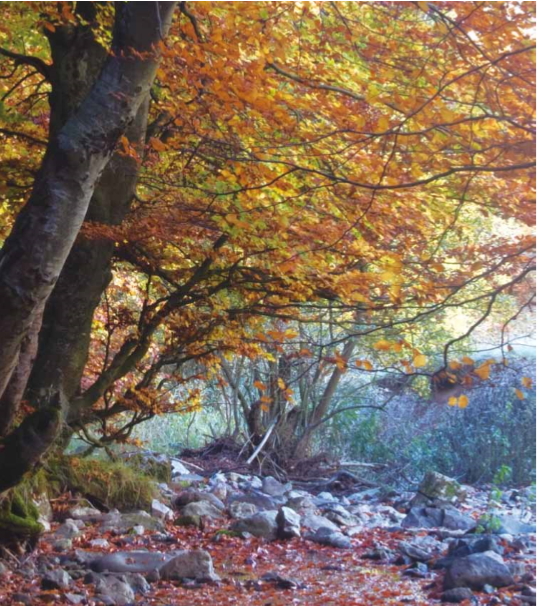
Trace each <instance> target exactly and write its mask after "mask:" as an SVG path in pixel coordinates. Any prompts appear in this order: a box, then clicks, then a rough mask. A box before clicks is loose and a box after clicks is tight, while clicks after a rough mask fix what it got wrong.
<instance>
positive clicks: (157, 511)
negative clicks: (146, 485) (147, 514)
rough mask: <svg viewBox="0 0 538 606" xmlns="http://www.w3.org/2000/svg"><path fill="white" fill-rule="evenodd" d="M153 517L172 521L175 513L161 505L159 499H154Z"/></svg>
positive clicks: (152, 503)
mask: <svg viewBox="0 0 538 606" xmlns="http://www.w3.org/2000/svg"><path fill="white" fill-rule="evenodd" d="M151 515H152V516H154V517H155V518H158V519H159V520H171V519H172V518H173V517H174V512H173V511H172V510H171V509H170V507H168V506H167V505H165V504H164V503H161V502H160V501H159V499H153V500H152V501H151Z"/></svg>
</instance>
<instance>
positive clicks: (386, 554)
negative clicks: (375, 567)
mask: <svg viewBox="0 0 538 606" xmlns="http://www.w3.org/2000/svg"><path fill="white" fill-rule="evenodd" d="M362 557H363V558H364V559H365V560H375V561H383V560H385V561H388V560H391V559H392V558H393V557H394V552H393V551H391V550H390V549H388V548H387V547H383V546H381V545H379V546H377V547H374V548H373V549H370V551H367V552H366V553H364V554H363V555H362Z"/></svg>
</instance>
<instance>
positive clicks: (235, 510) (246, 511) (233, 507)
mask: <svg viewBox="0 0 538 606" xmlns="http://www.w3.org/2000/svg"><path fill="white" fill-rule="evenodd" d="M228 513H229V514H230V517H231V518H233V519H234V520H242V519H244V518H249V517H250V516H253V515H254V514H255V513H258V508H257V507H256V505H254V504H253V503H247V502H245V501H232V502H231V503H230V505H229V506H228Z"/></svg>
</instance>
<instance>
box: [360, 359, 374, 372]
mask: <svg viewBox="0 0 538 606" xmlns="http://www.w3.org/2000/svg"><path fill="white" fill-rule="evenodd" d="M362 366H363V368H364V370H374V367H373V366H372V363H371V362H369V361H368V360H363V361H362Z"/></svg>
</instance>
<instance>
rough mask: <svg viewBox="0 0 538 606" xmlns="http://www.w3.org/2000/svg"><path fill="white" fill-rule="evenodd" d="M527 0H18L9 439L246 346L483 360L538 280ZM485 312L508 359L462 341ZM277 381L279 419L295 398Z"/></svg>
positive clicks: (4, 109) (338, 369)
mask: <svg viewBox="0 0 538 606" xmlns="http://www.w3.org/2000/svg"><path fill="white" fill-rule="evenodd" d="M174 8H175V12H174V15H173V20H172V23H171V26H170V30H169V32H168V33H167V22H168V21H169V20H170V19H172V12H173V11H174ZM534 9H535V5H534V3H531V2H518V3H508V2H450V1H448V2H445V1H442V2H248V3H237V2H193V3H189V2H179V3H177V7H175V3H169V2H168V3H153V2H139V3H126V4H125V5H123V4H121V5H120V4H119V3H109V2H92V3H88V2H85V3H82V2H78V3H77V2H59V3H48V2H31V3H22V2H11V3H9V4H8V5H7V6H6V7H5V11H4V12H5V14H4V20H3V24H2V26H0V42H1V48H0V55H1V56H2V72H1V79H0V91H1V94H2V97H1V105H0V122H1V124H0V137H1V138H2V142H3V152H2V155H1V157H0V160H1V163H0V216H1V217H2V225H1V236H2V237H3V238H5V244H4V248H3V250H2V253H1V256H0V287H1V289H2V291H1V292H2V298H3V300H2V303H1V304H0V311H1V312H2V318H1V320H0V322H2V324H0V326H2V331H3V334H5V335H6V337H5V338H3V342H2V347H1V350H0V352H1V353H0V394H3V395H2V398H1V400H0V406H1V410H0V413H1V415H0V416H2V418H3V419H2V422H1V423H0V425H2V427H0V429H1V430H2V431H0V434H1V433H3V434H4V443H5V444H6V445H8V446H9V447H6V448H4V452H6V453H7V452H8V451H9V450H10V447H11V446H12V445H14V444H20V439H21V437H20V436H21V435H24V436H26V437H25V439H27V436H28V435H29V434H28V433H27V432H28V430H29V428H31V429H32V432H33V433H36V432H37V434H40V435H41V436H42V437H43V434H44V430H43V426H44V421H43V414H44V412H43V411H45V410H47V411H48V410H50V409H51V407H52V408H54V409H55V410H56V409H58V402H60V403H61V404H60V408H61V410H62V411H63V412H62V415H61V418H63V419H65V421H66V423H67V426H68V427H69V430H70V431H81V432H83V434H84V435H85V436H86V438H87V439H92V440H93V439H96V438H95V437H93V438H92V437H91V436H90V435H89V434H88V430H87V426H88V425H89V424H91V423H95V422H98V423H100V431H101V433H102V435H109V436H112V438H114V439H121V438H125V437H127V436H128V435H129V432H130V430H131V428H132V427H133V426H134V425H135V424H137V423H138V422H140V421H141V420H143V419H146V418H149V417H151V416H153V415H155V414H157V413H159V412H164V411H174V410H179V411H180V410H186V409H187V410H188V409H190V407H193V406H194V407H195V406H196V405H197V402H198V400H199V391H198V389H197V388H195V387H193V388H192V389H188V386H189V381H191V380H200V378H201V377H212V376H215V374H216V373H219V372H222V368H223V361H224V362H225V361H226V360H227V359H228V360H229V359H230V356H233V355H241V356H246V357H247V358H250V359H253V358H256V357H260V358H262V359H264V360H266V361H268V362H269V363H278V362H277V358H278V357H279V354H283V353H284V354H286V356H281V357H287V358H288V359H289V358H290V355H292V356H295V358H298V359H303V360H307V361H308V364H309V365H310V367H312V368H313V367H314V366H316V365H319V364H320V363H323V364H325V365H327V364H328V365H331V372H332V371H334V373H335V374H333V376H334V377H336V379H335V380H337V377H338V374H339V373H343V372H345V371H346V370H347V369H348V367H350V366H351V365H353V367H354V369H355V370H357V371H358V372H361V373H370V372H373V371H374V370H375V369H376V368H385V369H388V370H389V371H390V372H391V373H393V374H395V375H398V376H400V375H403V376H405V375H425V376H428V377H431V378H432V379H433V387H434V389H435V384H436V381H437V384H438V385H439V384H440V383H447V382H448V385H449V386H450V385H456V386H458V385H460V384H462V383H465V381H467V383H471V384H472V382H473V381H476V380H485V379H487V378H488V377H489V372H490V367H491V366H492V365H493V364H494V363H497V362H501V363H502V361H503V360H502V358H503V357H504V354H505V353H506V348H507V347H509V343H508V341H507V328H506V327H507V326H508V325H509V323H510V322H511V321H513V320H515V319H517V318H518V316H519V315H520V314H521V311H522V310H523V309H524V308H525V307H526V306H529V305H531V304H532V302H533V297H534V295H533V293H532V289H531V288H530V285H529V275H530V274H531V272H532V271H533V270H534V256H533V246H534V241H533V236H532V225H533V222H534V214H533V193H534V159H533V153H534V148H535V116H534V110H535V107H534V98H535V97H534V90H535V64H534V56H535V44H534V41H533V38H532V27H533V22H534V21H533V19H534ZM55 217H56V218H57V220H58V221H59V222H58V223H57V224H56V223H54V221H56V219H55ZM84 217H85V218H84ZM83 218H84V222H83V223H82V226H81V227H80V223H81V222H82V219H83ZM79 227H80V229H79ZM75 238H76V239H75ZM73 242H74V244H73ZM42 243H44V245H42ZM60 270H61V273H60ZM6 293H7V295H6ZM12 296H14V298H13V299H11V297H12ZM21 302H24V305H22V304H21ZM457 309H463V310H465V311H466V313H467V314H468V318H469V319H468V321H466V322H465V323H463V324H461V323H460V324H458V325H454V326H453V329H452V331H451V332H446V333H444V334H442V335H441V337H440V335H439V327H440V326H441V325H442V324H443V323H446V322H447V321H450V318H451V317H452V316H451V315H450V314H451V313H452V312H453V310H457ZM488 318H495V321H496V322H497V323H498V326H499V338H500V342H501V344H502V345H503V348H502V356H501V359H493V358H491V359H488V360H486V361H481V362H480V363H477V362H475V360H472V359H465V358H464V359H462V358H461V356H459V355H458V349H457V344H458V343H459V342H460V341H461V340H462V339H464V338H466V337H467V336H468V335H469V334H470V333H471V332H472V331H473V330H475V329H477V328H478V327H479V326H480V325H482V324H483V323H484V322H485V321H486V320H487V319H488ZM4 324H5V327H4ZM319 324H323V325H324V326H326V327H327V329H326V333H324V334H325V335H326V336H325V337H324V339H325V341H324V343H325V344H324V351H323V353H322V354H320V353H319V352H316V351H313V350H312V347H311V345H312V342H311V339H309V337H308V334H307V333H308V331H307V330H306V329H305V330H306V332H305V331H303V330H302V329H301V327H305V326H309V325H319ZM290 345H293V348H292V351H291V350H290ZM352 354H353V356H354V357H353V358H352ZM433 354H437V355H433ZM321 358H323V359H321ZM192 361H199V362H200V365H198V366H196V367H193V366H192V364H191V365H189V364H190V363H191V362H192ZM201 364H203V367H202V366H201ZM193 368H194V370H193ZM282 370H283V369H281V371H282ZM284 370H285V369H284ZM464 371H465V372H464ZM273 379H274V384H273V385H272V386H270V389H269V392H271V394H270V393H269V392H268V393H266V391H267V386H266V385H265V384H264V382H263V381H261V380H259V381H258V385H257V389H258V392H259V393H258V398H257V400H256V402H257V406H258V409H257V410H258V411H261V412H263V413H264V414H265V415H266V420H267V421H270V420H273V419H277V418H283V417H286V416H288V415H289V414H290V411H291V409H292V408H293V406H292V405H293V401H292V400H293V397H292V394H291V393H290V392H289V388H288V385H287V384H286V379H285V372H277V373H276V374H275V373H273ZM174 385H176V386H177V385H186V386H187V392H186V395H185V397H184V398H182V399H181V400H180V401H178V398H177V397H176V396H175V393H174V391H173V386H174ZM446 391H447V393H448V391H449V390H446ZM454 393H455V392H454ZM450 394H453V392H450ZM450 397H451V398H453V399H452V400H450V401H449V403H451V404H455V403H457V404H458V405H460V406H465V405H466V404H467V396H466V395H465V394H463V392H457V393H456V395H450ZM454 398H455V399H454ZM447 400H448V397H447ZM126 412H128V413H129V416H128V417H127V418H126V417H125V416H122V417H121V423H120V424H119V425H115V424H114V419H116V418H117V415H119V414H122V413H126ZM325 413H326V410H325V411H323V410H322V411H321V412H320V413H319V414H320V415H321V416H320V417H319V418H318V417H316V418H315V419H314V421H313V422H314V423H315V422H317V420H320V419H321V418H322V417H323V415H324V414H325ZM36 419H37V421H36ZM35 423H38V424H37V425H35ZM45 425H47V424H46V423H45ZM47 426H48V425H47ZM267 426H268V425H267V424H266V425H265V428H264V429H267ZM36 427H37V429H36ZM60 427H61V422H55V423H53V424H52V429H51V431H50V437H49V438H47V439H42V440H41V441H40V443H39V445H35V448H34V447H32V456H31V457H29V460H30V459H31V463H32V464H33V462H35V460H36V458H37V457H38V456H40V454H41V453H42V452H43V450H44V449H46V448H48V447H49V446H50V444H51V443H52V442H53V441H54V440H56V439H57V436H58V433H59V432H60ZM25 432H26V433H25ZM68 433H69V432H68ZM32 435H33V434H32ZM0 453H1V451H0ZM0 458H1V454H0ZM0 463H1V461H0ZM17 475H18V472H17V473H15V472H14V478H15V477H16V476H17ZM2 488H3V486H2V485H0V489H2Z"/></svg>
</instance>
